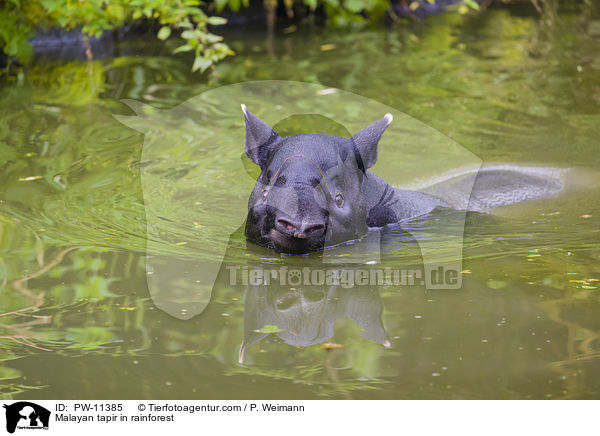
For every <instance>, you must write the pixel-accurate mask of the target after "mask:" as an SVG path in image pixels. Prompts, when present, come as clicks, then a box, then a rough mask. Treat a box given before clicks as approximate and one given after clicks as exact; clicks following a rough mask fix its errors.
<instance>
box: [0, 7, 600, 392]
mask: <svg viewBox="0 0 600 436" xmlns="http://www.w3.org/2000/svg"><path fill="white" fill-rule="evenodd" d="M599 19H600V18H599V17H598V16H597V15H594V12H593V11H591V10H586V11H583V13H580V11H575V10H574V11H570V10H561V11H558V12H557V13H556V15H555V16H554V17H553V20H552V21H551V22H549V21H548V20H547V19H539V18H537V17H536V16H528V15H523V14H520V13H517V11H514V12H511V11H510V10H492V11H488V12H486V13H485V14H484V15H482V16H480V17H463V16H459V15H441V16H436V17H433V18H432V19H430V20H429V21H428V23H427V24H424V25H418V26H414V25H413V26H406V27H405V28H403V29H390V30H365V31H361V32H354V33H345V32H339V33H338V32H325V31H322V30H318V29H316V30H315V29H312V30H311V31H301V30H297V31H295V32H292V33H283V32H282V33H278V34H277V35H276V36H275V38H274V39H273V40H270V39H268V38H267V37H266V35H264V34H262V33H259V32H257V33H255V34H252V35H247V34H246V35H244V36H243V38H242V37H236V35H232V36H231V38H232V46H233V48H234V49H235V50H236V51H237V52H238V54H237V55H236V56H235V57H232V58H230V59H228V60H226V61H224V62H222V63H221V64H219V65H218V66H217V68H216V70H215V71H214V72H213V73H212V74H210V75H209V76H198V75H193V74H191V73H189V67H190V63H189V59H184V58H178V57H171V56H170V55H169V54H168V53H169V50H168V49H167V48H164V47H160V46H158V45H156V46H155V45H154V44H155V43H154V42H151V41H150V42H149V41H148V40H145V41H143V42H140V41H128V42H124V43H123V44H121V45H120V46H119V47H117V51H116V54H117V57H114V58H110V59H102V60H95V61H93V62H92V63H88V62H80V61H56V62H51V61H43V62H39V63H38V64H35V65H33V66H32V67H31V68H30V69H29V70H28V71H27V72H26V74H24V75H23V76H22V77H21V78H20V79H19V80H14V81H12V82H9V83H5V84H4V86H3V88H2V89H1V90H0V101H1V102H2V104H1V105H0V112H1V114H0V116H1V117H2V120H3V123H2V124H1V125H0V165H1V168H2V172H1V173H0V286H1V288H0V289H1V290H0V337H1V339H0V347H1V348H2V354H1V356H0V358H1V360H2V362H1V364H0V395H2V396H3V397H4V398H6V399H17V398H18V399H24V398H37V399H40V398H73V399H76V398H77V399H83V398H90V399H92V398H95V399H97V398H106V399H111V398H114V399H117V398H163V399H169V398H231V399H237V398H274V399H283V398H293V399H299V398H302V399H312V398H353V399H368V398H380V399H383V398H396V399H413V398H511V399H517V398H599V397H600V342H599V336H600V321H599V320H600V318H599V317H598V313H599V309H600V293H599V292H600V232H599V229H600V226H599V224H600V195H599V194H600V188H599V183H598V180H599V178H598V177H597V175H596V170H597V169H598V168H599V166H600V154H599V153H598V147H599V144H598V140H599V138H600V63H599V59H600V57H599V56H598V55H599V54H600V35H599V33H598V31H597V29H598V25H599V22H600V21H598V20H599ZM132 53H137V54H139V55H135V56H134V55H129V54H132ZM265 79H279V80H296V81H305V82H311V83H317V84H321V85H324V86H326V87H332V88H339V89H343V90H346V91H350V92H353V93H355V94H358V95H361V96H364V97H367V98H369V99H374V100H377V101H379V102H381V103H383V104H385V105H388V106H390V107H393V108H395V109H397V110H398V111H401V112H404V113H406V114H408V115H410V116H412V117H414V118H415V119H417V120H420V121H421V122H423V123H425V124H427V125H428V126H431V127H432V128H434V129H436V130H437V131H439V132H440V133H441V134H443V135H446V136H447V137H449V138H451V139H452V140H454V141H456V142H457V143H458V144H460V145H461V146H462V147H464V149H465V150H468V151H469V152H470V153H473V154H474V155H476V156H478V157H479V158H481V159H482V160H483V161H484V162H494V163H518V164H523V165H538V166H544V167H557V168H565V169H570V172H569V174H570V176H569V178H568V179H567V180H568V182H569V190H568V191H567V192H565V193H564V194H563V195H560V196H558V197H555V198H552V199H547V200H542V201H535V202H531V203H527V204H523V205H519V206H514V207H507V208H503V209H502V210H498V211H497V212H496V213H494V214H493V215H485V214H471V215H470V216H469V217H468V219H467V224H466V227H465V240H464V250H463V264H462V268H463V286H462V289H460V290H453V291H450V290H449V291H434V290H427V289H425V287H424V286H421V285H419V284H417V285H415V286H408V287H395V286H372V287H366V288H360V289H353V290H344V289H341V288H339V287H338V288H337V289H333V290H331V289H329V288H327V289H324V288H323V287H318V286H317V287H310V288H307V289H297V288H295V289H293V290H290V289H289V286H288V287H287V288H282V287H277V286H274V287H272V288H271V289H269V290H265V289H263V290H260V289H259V290H250V291H248V290H246V288H245V287H244V286H231V285H229V284H228V283H227V280H226V279H224V278H223V277H226V276H222V277H221V278H222V280H220V281H219V280H218V281H217V285H216V286H215V288H214V290H212V295H210V300H209V301H207V303H208V305H207V306H206V307H205V308H204V310H203V311H202V313H201V314H200V315H198V316H195V317H192V318H191V319H187V320H184V319H178V318H176V317H173V316H171V315H169V314H167V313H165V312H164V311H162V310H160V309H159V308H158V307H157V305H156V304H155V302H154V301H153V300H152V299H151V298H150V293H149V289H148V281H147V278H148V270H147V260H148V256H154V258H156V257H157V256H169V257H170V258H177V259H179V262H180V263H179V264H180V265H183V267H182V271H183V272H182V277H187V276H186V275H185V274H186V271H189V270H193V265H196V264H197V263H198V262H201V261H204V260H206V259H203V256H202V253H204V251H202V250H201V248H202V247H207V246H209V245H210V244H213V245H211V246H215V247H216V246H219V244H225V245H226V248H227V257H226V260H227V261H229V262H234V263H236V264H237V265H246V266H250V267H256V266H258V267H265V266H272V265H280V264H282V263H288V264H291V265H296V266H298V267H305V266H310V265H315V264H318V262H319V259H318V257H317V256H306V257H302V258H298V259H290V258H281V257H280V256H278V255H276V254H275V253H272V252H268V251H266V250H246V249H245V244H244V240H243V236H242V235H241V234H240V233H233V235H231V232H229V231H227V232H223V234H220V233H218V232H212V231H210V232H208V231H203V228H204V227H208V228H213V227H211V226H206V225H205V224H203V223H206V222H209V223H217V224H218V223H221V222H222V223H227V224H228V225H229V224H230V225H231V226H233V225H234V224H235V223H239V224H240V225H241V224H242V223H243V220H244V218H245V216H244V211H243V210H240V209H239V208H236V209H235V211H232V208H231V207H229V206H228V205H229V204H232V203H235V204H239V202H240V201H242V202H243V201H245V198H247V195H248V194H249V192H250V191H249V190H250V188H251V186H252V180H251V179H250V178H249V177H248V175H247V174H245V173H244V172H243V171H242V168H243V167H242V166H240V165H239V163H240V156H241V151H242V147H243V144H242V143H241V142H240V143H239V144H238V145H237V147H239V148H236V144H235V141H233V140H232V139H231V138H233V137H238V136H239V138H242V137H243V136H242V135H243V130H241V129H243V126H242V119H241V114H240V119H239V125H238V127H239V129H237V130H235V129H232V131H231V135H232V136H231V137H229V136H228V137H227V138H229V139H224V141H223V144H214V147H213V148H210V147H208V148H204V149H199V150H195V151H193V152H190V155H189V156H188V155H186V154H185V153H187V150H188V149H185V148H179V149H178V148H177V146H176V145H177V143H175V145H174V146H173V150H172V153H173V155H172V156H170V158H172V159H174V160H176V161H178V162H186V161H187V162H189V165H188V166H186V165H183V166H182V165H178V166H174V167H172V168H170V169H169V168H166V169H164V171H163V172H157V173H156V174H155V176H156V177H157V178H158V180H170V181H173V183H172V184H162V185H160V186H163V188H164V189H165V190H167V189H171V188H172V189H173V191H168V192H167V191H165V193H164V194H165V195H167V194H168V195H169V197H170V198H174V199H175V200H176V202H177V203H176V204H179V205H181V209H180V210H172V211H164V217H165V218H169V216H171V215H169V214H172V216H177V217H180V218H181V219H179V220H170V221H166V220H165V221H164V222H163V227H161V228H160V229H158V230H157V232H156V234H154V235H153V234H152V232H151V230H152V229H150V235H149V228H148V222H150V220H149V217H148V211H147V208H145V205H147V203H145V194H147V192H144V190H143V182H142V177H141V175H142V174H143V172H144V170H145V168H146V169H147V168H148V167H147V166H148V165H149V163H148V161H147V160H145V159H144V156H145V153H146V152H147V150H146V149H145V148H144V136H143V135H142V134H141V133H139V132H136V131H134V130H132V129H130V128H128V127H126V126H125V125H123V124H122V123H120V122H119V121H117V120H116V119H115V118H114V117H113V114H121V115H132V111H131V109H129V108H128V107H127V106H126V105H125V104H124V103H122V102H121V100H122V99H134V100H138V101H141V102H144V103H146V104H149V105H152V106H154V107H156V108H158V109H165V110H168V109H170V108H174V107H176V106H178V105H179V104H181V103H183V102H185V101H187V100H188V99H189V98H190V97H192V96H196V95H198V94H201V93H202V92H204V91H207V90H211V89H216V88H217V87H219V86H223V85H229V84H234V83H238V82H244V81H251V80H265ZM273 99H276V96H274V97H273ZM261 102H262V103H261V104H267V103H268V96H261ZM246 104H248V105H250V104H251V103H250V102H246ZM276 104H278V103H277V102H276V101H273V105H276ZM306 104H307V107H306V112H307V113H310V102H309V101H307V102H306ZM343 109H345V108H342V107H335V108H331V111H332V112H333V113H335V112H336V111H342V110H343ZM236 110H237V109H236ZM373 116H374V117H375V116H380V114H374V115H373ZM359 121H360V122H362V120H359ZM396 121H398V120H396ZM198 126H199V127H198ZM190 129H192V130H194V129H202V124H201V122H199V123H198V125H197V126H196V125H192V124H190ZM236 135H237V136H236ZM417 145H418V144H417ZM396 146H397V147H400V145H397V144H396ZM393 147H394V144H393V143H390V144H389V152H390V153H391V154H390V155H393V156H395V158H394V160H392V159H388V160H380V161H379V162H378V163H377V165H376V166H375V167H374V168H373V170H374V171H375V172H377V173H379V174H382V175H386V177H392V178H393V177H394V174H395V172H396V169H397V168H398V162H397V160H398V159H399V157H398V156H402V155H404V154H405V155H406V156H407V158H406V159H407V160H408V161H410V160H411V159H413V160H415V156H419V155H418V154H415V153H416V152H415V151H414V150H413V149H411V148H410V143H408V142H407V143H406V144H403V145H402V147H403V148H401V149H400V148H396V149H394V148H393ZM182 150H183V151H182ZM177 153H183V154H179V155H178V154H177ZM228 162H231V165H229V164H227V163H228ZM234 162H235V163H236V165H235V166H234V165H233V163H234ZM415 165H416V166H417V167H415ZM437 165H440V157H439V156H436V155H432V156H428V159H423V160H422V161H420V162H419V163H415V164H414V165H413V166H411V168H412V169H413V171H415V173H416V172H422V171H426V172H429V173H435V172H436V171H435V170H434V169H435V168H436V166H437ZM233 168H237V169H238V170H237V171H238V172H236V171H233V170H232V169H233ZM415 168H416V170H415ZM417 170H418V171H417ZM207 181H211V182H212V183H214V189H213V191H211V192H208V193H206V192H204V193H203V195H198V192H197V191H196V190H195V186H197V185H203V186H205V185H206V183H207ZM405 181H406V180H405ZM160 194H161V192H158V195H160ZM161 216H162V215H161ZM198 217H199V218H198ZM433 218H434V219H444V215H443V214H441V215H439V216H436V217H433ZM432 222H434V221H431V222H427V221H425V222H423V223H422V224H421V225H423V226H425V228H427V226H429V225H432ZM161 232H163V233H161ZM386 238H387V241H388V242H389V244H388V250H387V251H386V256H385V258H384V259H382V260H381V264H382V265H403V266H416V267H418V266H419V265H420V263H421V262H422V259H421V253H420V251H419V247H418V245H417V244H416V243H415V241H414V240H413V239H411V238H410V237H407V236H406V234H405V233H403V232H402V231H401V230H399V229H395V228H391V229H389V230H388V231H387V233H386ZM149 241H151V242H152V243H149ZM149 247H152V249H149ZM209 260H211V259H209ZM212 260H214V259H212ZM217 260H218V261H220V259H217ZM186 265H187V266H189V268H186V267H185V266H186ZM187 279H189V277H187ZM200 279H201V278H200ZM298 302H300V303H301V304H302V305H303V306H301V307H304V309H305V310H304V312H301V313H300V315H298V316H296V317H293V316H286V315H285V314H286V313H290V312H286V310H288V309H290V308H292V309H293V307H296V306H294V304H299V303H298ZM280 312H281V313H283V314H281V313H280ZM275 325H276V326H278V329H279V330H283V331H284V332H283V333H282V332H278V331H276V330H273V326H275ZM265 326H266V328H264V327H265ZM269 326H271V327H269ZM269 329H271V330H269ZM286 332H287V333H290V334H288V335H286V334H285V333H286ZM330 333H331V335H332V336H331V335H330ZM330 336H331V337H330ZM307 338H311V340H310V341H309V340H308V339H307ZM242 344H245V347H244V355H243V361H242V362H241V363H240V347H241V346H242Z"/></svg>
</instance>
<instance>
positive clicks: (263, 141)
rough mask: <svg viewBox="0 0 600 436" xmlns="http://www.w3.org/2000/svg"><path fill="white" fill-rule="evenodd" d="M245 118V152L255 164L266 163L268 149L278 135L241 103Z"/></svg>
mask: <svg viewBox="0 0 600 436" xmlns="http://www.w3.org/2000/svg"><path fill="white" fill-rule="evenodd" d="M242 111H243V112H244V119H245V120H246V141H245V147H246V154H247V155H248V157H249V158H250V160H252V162H254V163H255V164H258V165H260V166H261V167H262V166H263V165H264V164H265V163H266V161H267V156H268V155H269V151H270V150H271V149H272V148H273V147H274V146H275V144H276V143H277V141H278V140H279V139H280V136H279V135H278V134H277V133H275V130H273V129H272V128H271V127H269V126H268V125H267V124H266V123H265V122H264V121H263V120H261V119H260V118H258V117H257V116H256V115H254V114H253V113H252V112H250V111H249V110H247V109H246V105H244V104H243V105H242Z"/></svg>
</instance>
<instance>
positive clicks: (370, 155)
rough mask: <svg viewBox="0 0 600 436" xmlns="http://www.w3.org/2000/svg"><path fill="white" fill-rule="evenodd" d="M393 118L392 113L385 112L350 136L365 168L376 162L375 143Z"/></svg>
mask: <svg viewBox="0 0 600 436" xmlns="http://www.w3.org/2000/svg"><path fill="white" fill-rule="evenodd" d="M393 119H394V117H392V114H385V116H384V117H383V118H382V119H380V120H379V121H375V122H374V123H373V124H371V125H370V126H367V127H365V128H364V129H362V130H361V131H360V132H358V133H356V134H355V135H354V136H353V137H352V138H351V139H352V141H354V144H355V145H356V148H357V150H358V153H359V154H360V157H361V159H362V163H363V165H364V167H365V168H369V167H372V166H373V165H375V162H377V144H378V143H379V139H380V138H381V135H383V132H385V129H386V128H387V126H389V125H390V123H391V122H392V120H393Z"/></svg>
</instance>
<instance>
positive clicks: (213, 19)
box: [207, 16, 227, 26]
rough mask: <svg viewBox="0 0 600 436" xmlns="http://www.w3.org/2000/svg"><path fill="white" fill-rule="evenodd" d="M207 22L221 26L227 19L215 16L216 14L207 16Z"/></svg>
mask: <svg viewBox="0 0 600 436" xmlns="http://www.w3.org/2000/svg"><path fill="white" fill-rule="evenodd" d="M207 21H208V24H211V25H213V26H222V25H223V24H227V20H226V19H225V18H223V17H216V16H212V17H208V20H207Z"/></svg>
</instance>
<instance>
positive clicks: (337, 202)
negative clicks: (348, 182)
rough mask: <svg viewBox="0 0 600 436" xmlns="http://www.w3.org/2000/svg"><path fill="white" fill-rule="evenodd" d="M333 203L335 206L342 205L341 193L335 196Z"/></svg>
mask: <svg viewBox="0 0 600 436" xmlns="http://www.w3.org/2000/svg"><path fill="white" fill-rule="evenodd" d="M335 204H337V207H342V206H343V205H344V197H342V194H338V195H336V196H335Z"/></svg>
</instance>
